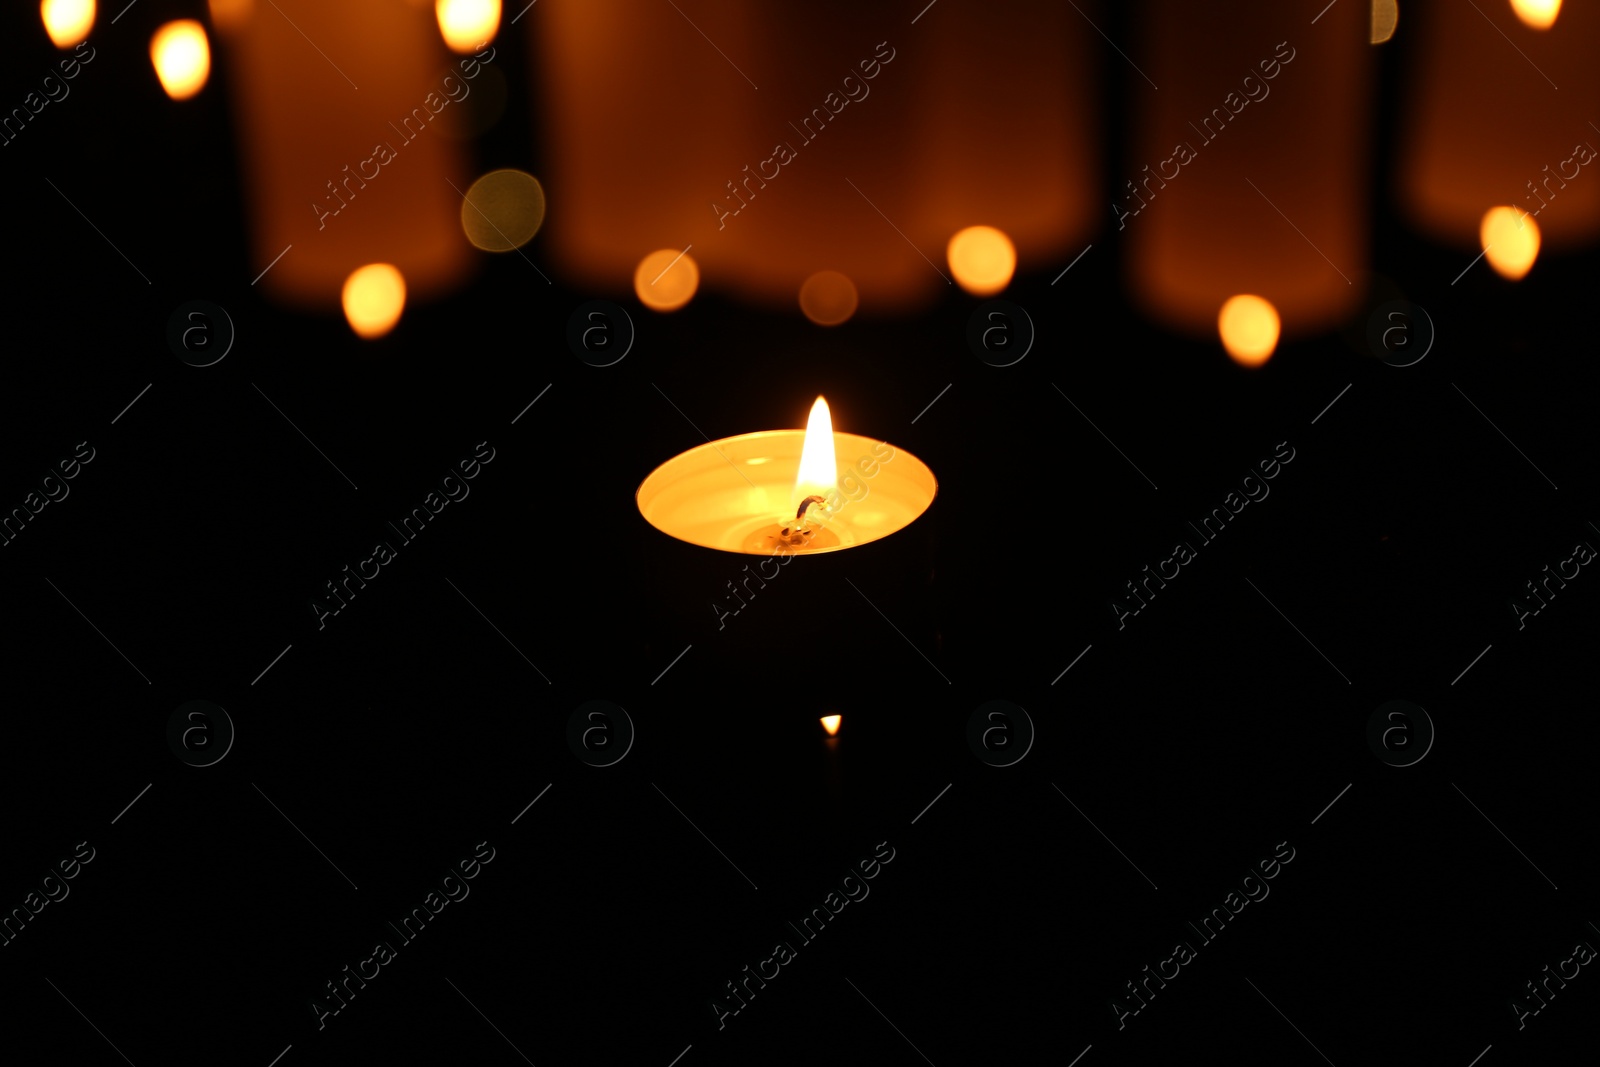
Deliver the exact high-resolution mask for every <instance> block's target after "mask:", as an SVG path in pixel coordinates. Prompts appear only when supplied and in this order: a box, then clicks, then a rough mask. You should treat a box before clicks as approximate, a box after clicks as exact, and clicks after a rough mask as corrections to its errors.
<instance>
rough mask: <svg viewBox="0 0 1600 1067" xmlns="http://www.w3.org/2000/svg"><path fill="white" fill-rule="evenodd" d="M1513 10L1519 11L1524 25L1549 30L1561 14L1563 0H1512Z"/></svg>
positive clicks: (1519, 16) (1518, 16)
mask: <svg viewBox="0 0 1600 1067" xmlns="http://www.w3.org/2000/svg"><path fill="white" fill-rule="evenodd" d="M1511 10H1513V11H1515V12H1516V13H1517V18H1519V19H1521V20H1522V23H1523V25H1525V26H1528V27H1531V28H1532V29H1535V30H1548V29H1549V28H1550V27H1551V26H1554V25H1555V24H1556V16H1557V15H1559V14H1561V0H1511Z"/></svg>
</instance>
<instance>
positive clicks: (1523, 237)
mask: <svg viewBox="0 0 1600 1067" xmlns="http://www.w3.org/2000/svg"><path fill="white" fill-rule="evenodd" d="M1478 241H1479V243H1481V244H1482V245H1483V253H1484V258H1485V259H1487V260H1488V261H1489V266H1491V267H1493V268H1494V269H1495V273H1497V274H1499V275H1500V276H1501V277H1502V278H1509V279H1511V280H1512V281H1516V280H1517V279H1519V278H1521V277H1522V276H1523V275H1524V274H1527V273H1528V271H1530V270H1532V269H1533V261H1534V260H1536V259H1538V258H1539V227H1538V225H1537V224H1536V223H1535V222H1534V221H1533V216H1531V215H1527V214H1524V213H1523V212H1521V211H1518V210H1517V209H1516V208H1514V207H1492V208H1490V209H1489V210H1488V211H1486V212H1485V213H1484V216H1483V224H1482V225H1481V226H1479V227H1478Z"/></svg>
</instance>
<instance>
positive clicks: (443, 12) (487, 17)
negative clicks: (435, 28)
mask: <svg viewBox="0 0 1600 1067" xmlns="http://www.w3.org/2000/svg"><path fill="white" fill-rule="evenodd" d="M434 13H435V14H437V15H438V16H439V33H440V34H442V35H443V36H444V43H445V44H447V45H449V46H450V49H451V51H454V52H460V53H462V54H463V55H465V54H466V53H468V52H476V51H478V50H480V49H481V48H483V46H484V45H486V44H488V43H489V42H490V41H492V40H494V35H495V31H496V30H498V29H499V28H500V0H437V3H435V4H434Z"/></svg>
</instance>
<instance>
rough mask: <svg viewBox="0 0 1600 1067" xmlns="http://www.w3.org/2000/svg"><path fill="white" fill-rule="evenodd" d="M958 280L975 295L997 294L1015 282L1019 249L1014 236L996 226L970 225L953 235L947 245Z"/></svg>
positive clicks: (953, 271)
mask: <svg viewBox="0 0 1600 1067" xmlns="http://www.w3.org/2000/svg"><path fill="white" fill-rule="evenodd" d="M945 257H946V258H947V259H948V260H949V261H950V273H951V274H953V275H955V278H956V283H957V284H958V285H960V286H961V288H963V289H965V290H966V291H967V292H969V293H972V294H973V295H974V296H993V295H994V294H996V293H998V292H1000V291H1001V290H1003V289H1004V288H1005V287H1006V286H1007V285H1010V284H1011V275H1012V274H1013V273H1015V272H1016V269H1017V250H1016V248H1015V247H1014V246H1013V245H1012V244H1011V238H1009V237H1007V236H1006V235H1005V234H1004V233H1003V232H1002V231H1000V230H997V229H995V228H994V227H993V226H968V227H967V228H966V229H964V230H961V231H959V232H957V233H956V235H955V236H954V237H952V238H950V244H949V246H948V247H947V248H946V249H945Z"/></svg>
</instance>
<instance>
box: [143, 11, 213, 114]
mask: <svg viewBox="0 0 1600 1067" xmlns="http://www.w3.org/2000/svg"><path fill="white" fill-rule="evenodd" d="M150 62H151V63H152V64H154V65H155V68H156V77H158V78H160V79H161V88H163V89H165V90H166V91H167V95H168V96H170V97H172V99H174V100H187V99H189V98H190V97H191V96H193V95H194V94H195V93H198V92H199V91H200V90H201V89H203V88H204V87H205V84H206V78H207V77H208V76H209V75H210V74H211V46H210V45H209V44H207V43H206V31H205V27H203V26H201V25H200V23H198V22H196V21H195V20H194V19H179V20H177V21H176V22H169V23H167V24H166V25H165V26H163V27H161V28H160V29H159V30H157V31H156V32H155V36H153V37H151V38H150Z"/></svg>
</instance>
